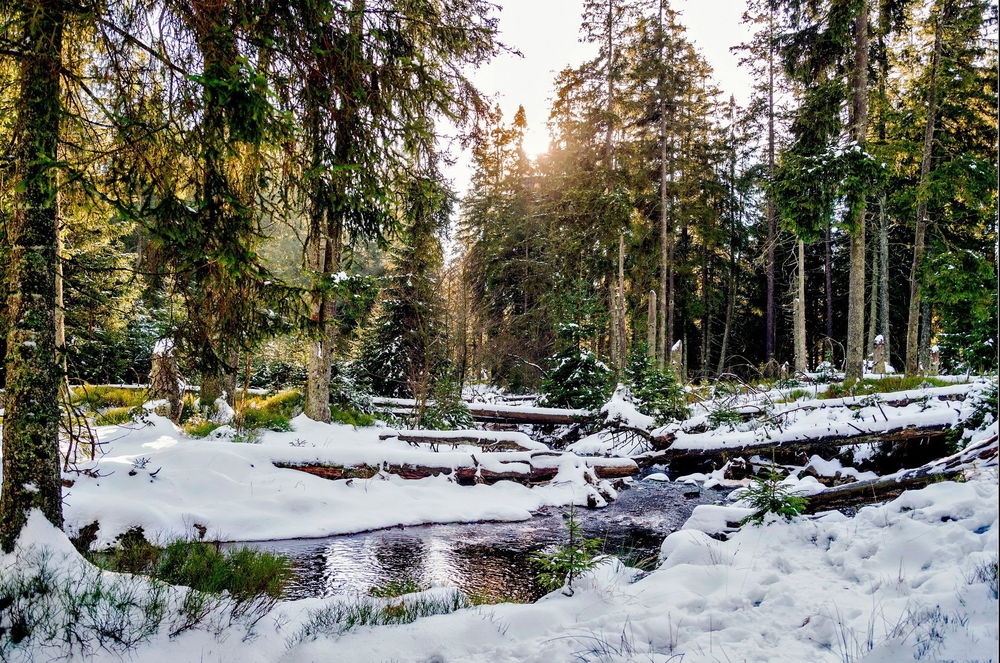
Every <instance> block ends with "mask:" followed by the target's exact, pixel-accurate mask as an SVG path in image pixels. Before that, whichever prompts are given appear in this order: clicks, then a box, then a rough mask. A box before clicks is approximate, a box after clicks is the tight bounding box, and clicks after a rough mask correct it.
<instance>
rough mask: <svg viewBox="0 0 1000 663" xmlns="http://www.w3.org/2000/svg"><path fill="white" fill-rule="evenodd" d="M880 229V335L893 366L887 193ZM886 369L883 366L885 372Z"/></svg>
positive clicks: (882, 198)
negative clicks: (890, 342)
mask: <svg viewBox="0 0 1000 663" xmlns="http://www.w3.org/2000/svg"><path fill="white" fill-rule="evenodd" d="M878 213H879V227H878V256H879V271H878V278H879V286H878V298H879V315H881V317H880V318H879V323H880V324H879V333H880V334H881V335H882V343H883V344H884V347H883V348H882V353H883V356H884V357H885V363H886V364H887V365H889V364H892V354H891V352H890V351H891V349H892V346H891V345H890V344H889V218H888V216H887V215H886V213H885V191H883V192H882V195H881V196H880V197H879V208H878ZM884 371H885V367H884V366H883V372H884Z"/></svg>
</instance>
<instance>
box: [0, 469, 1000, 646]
mask: <svg viewBox="0 0 1000 663" xmlns="http://www.w3.org/2000/svg"><path fill="white" fill-rule="evenodd" d="M740 513H745V511H740V510H738V509H736V508H731V510H730V511H729V512H728V517H731V518H732V519H738V517H739V516H740ZM718 515H719V514H716V516H718ZM696 516H697V517H698V518H699V519H700V518H701V514H700V511H699V510H696V514H695V516H692V520H691V521H689V522H688V524H687V526H686V527H685V529H682V530H681V531H678V532H675V533H674V534H671V535H670V536H668V537H667V538H666V540H665V541H664V542H663V544H662V546H661V549H660V559H661V562H660V565H659V567H658V568H657V569H656V570H655V571H653V572H651V573H649V574H645V575H644V574H641V573H640V572H638V571H637V570H635V569H631V568H627V567H624V566H622V565H621V564H620V563H619V562H617V561H616V560H611V561H608V562H607V563H604V564H601V565H599V566H598V567H597V568H596V569H594V570H592V571H590V572H588V573H587V574H586V575H585V576H584V577H582V578H580V579H578V580H577V581H576V582H575V583H574V590H575V592H574V595H573V596H571V597H570V596H565V595H564V594H563V593H561V592H559V591H556V592H553V593H552V594H549V595H548V596H546V597H544V598H542V599H541V600H540V601H538V602H537V603H534V604H527V605H524V604H512V603H503V604H499V605H492V606H480V607H474V608H468V609H463V610H459V611H457V612H454V613H452V614H448V615H438V616H434V617H426V618H422V619H419V620H417V621H415V622H413V623H412V624H408V625H404V626H378V627H363V628H357V629H354V630H351V631H348V632H345V633H342V634H339V633H338V634H333V635H330V636H323V635H320V636H318V637H316V638H315V639H306V640H304V641H300V640H297V639H296V638H294V637H293V636H294V635H295V634H296V633H298V631H299V628H300V627H301V625H302V624H303V623H304V622H305V621H306V620H307V619H308V617H309V615H310V613H312V612H314V611H316V610H318V609H320V608H322V607H324V606H328V605H331V604H333V603H336V602H344V601H348V600H352V599H350V598H349V597H346V598H345V597H341V598H336V599H305V600H301V601H293V602H287V603H282V604H279V605H278V606H277V607H275V608H274V609H273V610H272V612H271V613H270V614H269V615H267V616H266V617H265V618H264V619H262V620H260V622H258V624H257V626H256V629H255V633H254V635H255V637H253V638H247V639H243V638H241V637H238V634H237V633H235V632H234V633H231V634H230V633H223V634H222V635H221V636H218V637H216V636H213V635H212V634H211V633H208V632H206V631H202V630H193V631H189V632H187V633H184V634H182V635H180V636H178V637H176V638H172V639H170V638H167V637H165V636H164V635H163V634H158V635H156V636H154V637H153V638H152V639H151V640H150V641H149V642H148V643H147V644H145V645H143V646H141V648H140V649H139V650H138V651H137V652H135V654H134V657H135V660H163V659H165V658H170V659H173V660H178V661H181V660H212V661H232V662H236V661H239V662H240V663H254V662H263V661H314V660H315V661H318V660H338V661H345V662H350V661H354V662H358V663H362V662H372V661H383V660H399V661H435V660H436V661H448V662H449V663H464V662H473V661H491V662H495V663H515V662H517V663H521V662H524V663H550V662H552V661H569V660H577V659H579V658H580V657H581V656H583V655H587V654H592V652H593V651H595V650H596V651H601V650H602V648H603V649H605V650H607V651H608V653H609V655H608V656H606V657H603V658H599V659H591V660H606V661H654V662H658V663H666V662H667V661H671V660H673V661H679V660H681V657H683V660H684V661H685V663H688V662H693V663H710V662H714V661H726V660H739V661H746V662H747V663H772V662H773V663H778V662H784V661H817V662H819V663H822V662H826V661H829V662H831V663H833V662H835V661H842V660H854V661H865V662H866V663H883V662H889V661H892V662H894V663H899V662H904V661H913V660H925V661H944V660H962V661H970V660H979V661H989V660H996V647H997V641H998V626H997V622H996V610H997V599H996V598H995V597H994V596H993V594H992V593H991V591H990V589H989V588H988V586H987V585H986V584H984V583H983V582H980V581H978V580H977V579H976V575H975V574H976V569H977V568H978V567H981V566H983V565H986V564H989V563H991V562H992V561H994V560H995V559H996V550H997V544H998V536H997V533H998V527H1000V523H998V519H997V489H996V475H995V474H994V475H993V476H991V477H989V478H986V479H980V480H973V481H969V482H966V483H955V482H944V483H938V484H933V485H931V486H928V487H927V488H924V489H922V490H919V491H911V492H906V493H904V494H903V495H902V496H901V497H899V498H898V499H896V500H894V501H892V502H890V503H888V504H885V505H882V506H877V507H866V508H863V509H861V510H860V511H859V512H858V514H857V516H855V517H854V518H847V517H844V516H840V515H822V516H819V517H814V518H799V519H796V520H795V521H792V522H785V521H782V520H773V521H771V522H768V523H766V524H765V525H763V526H761V527H753V526H746V527H743V528H741V529H739V530H738V531H735V532H733V533H731V534H730V535H729V538H728V540H717V539H714V538H712V537H710V536H709V535H708V534H706V533H705V532H704V531H703V529H701V528H698V527H695V526H694V525H696V524H703V525H704V528H705V529H710V527H709V526H708V525H709V524H708V523H707V522H706V521H704V520H702V521H701V522H700V523H696V522H694V521H695V520H696ZM42 547H44V548H47V549H48V550H49V553H50V559H51V560H55V562H56V563H58V564H59V565H62V566H65V567H68V566H69V565H71V564H85V562H83V561H82V560H80V559H79V558H78V557H77V556H76V553H75V551H74V550H73V548H72V546H71V545H70V544H69V542H68V541H67V540H66V537H65V536H64V535H62V534H61V533H60V532H59V531H58V530H56V529H55V528H52V527H51V526H49V525H48V524H47V523H46V522H45V520H44V519H43V518H41V516H40V515H39V514H38V513H37V512H36V513H33V514H32V516H31V517H30V518H29V521H28V525H27V526H26V529H25V530H24V532H23V534H22V536H21V538H20V540H19V542H18V546H17V548H16V549H15V552H14V553H12V554H10V555H6V556H3V557H0V569H11V568H12V567H13V565H15V564H21V565H23V564H24V563H25V560H28V559H30V558H31V555H30V554H29V553H31V552H37V550H39V549H40V548H42ZM21 568H23V566H22V567H21ZM106 575H107V576H109V577H113V576H115V574H106ZM445 595H446V590H444V589H442V588H436V589H432V590H430V591H429V592H425V593H422V594H420V595H415V596H412V597H408V598H407V599H399V600H398V601H403V600H415V599H416V598H426V597H429V596H445ZM354 600H356V599H354ZM615 652H618V653H615ZM35 660H41V659H35ZM94 660H101V661H105V660H106V661H112V660H120V659H119V658H118V655H117V654H111V653H108V652H103V651H99V652H98V653H97V654H96V656H95V659H94Z"/></svg>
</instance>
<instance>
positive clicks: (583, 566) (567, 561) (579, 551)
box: [531, 511, 610, 596]
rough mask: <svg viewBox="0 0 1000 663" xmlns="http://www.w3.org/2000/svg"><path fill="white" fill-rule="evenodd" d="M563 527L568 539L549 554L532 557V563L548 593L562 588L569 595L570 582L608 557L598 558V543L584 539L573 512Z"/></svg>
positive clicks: (570, 591) (571, 585)
mask: <svg viewBox="0 0 1000 663" xmlns="http://www.w3.org/2000/svg"><path fill="white" fill-rule="evenodd" d="M566 526H567V528H568V529H569V540H568V541H567V542H566V543H565V544H562V545H560V546H559V547H557V548H556V549H555V550H554V551H552V552H547V553H546V552H538V553H535V554H534V555H532V556H531V562H532V564H534V565H535V566H536V567H538V569H539V572H538V574H537V575H536V576H535V578H536V579H537V580H538V582H539V583H540V584H541V585H542V587H545V588H546V589H547V590H549V591H553V590H556V589H559V588H560V587H565V590H564V591H563V593H564V594H566V596H572V595H573V581H574V580H575V579H576V578H577V577H579V576H580V574H582V573H584V572H585V571H588V570H590V569H592V568H594V567H596V566H598V565H599V564H602V563H603V562H605V561H607V560H609V559H610V557H598V555H599V554H600V551H601V541H600V540H599V539H587V538H584V537H583V530H582V529H581V527H580V525H579V523H577V522H576V518H575V516H574V513H573V511H570V513H569V518H568V520H567V521H566Z"/></svg>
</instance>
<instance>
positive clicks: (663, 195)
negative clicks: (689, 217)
mask: <svg viewBox="0 0 1000 663" xmlns="http://www.w3.org/2000/svg"><path fill="white" fill-rule="evenodd" d="M665 9H666V2H665V0H660V26H659V27H660V40H661V43H660V62H661V66H662V67H663V68H662V69H661V70H660V77H661V80H660V302H659V307H658V308H659V311H658V313H659V338H658V343H657V345H656V351H655V352H656V362H657V367H658V368H659V369H660V370H663V367H664V365H665V363H666V356H667V347H668V346H667V324H668V323H667V286H668V283H667V281H668V278H669V277H668V271H670V272H671V275H672V269H673V267H672V264H671V263H670V259H671V258H672V256H671V255H669V249H668V246H667V244H668V241H669V237H668V232H667V229H668V225H667V180H668V174H667V173H668V171H667V93H666V89H667V84H666V75H667V73H666V67H667V63H668V49H667V37H666V34H667V33H666V26H665V24H664V11H665Z"/></svg>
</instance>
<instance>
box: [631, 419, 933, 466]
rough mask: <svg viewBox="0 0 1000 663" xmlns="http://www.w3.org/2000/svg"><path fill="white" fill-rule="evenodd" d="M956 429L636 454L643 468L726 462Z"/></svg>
mask: <svg viewBox="0 0 1000 663" xmlns="http://www.w3.org/2000/svg"><path fill="white" fill-rule="evenodd" d="M951 429H952V425H951V424H950V423H934V424H926V425H922V426H914V425H910V424H907V425H902V426H893V427H890V428H886V429H882V430H878V431H866V430H863V429H861V428H857V432H856V433H853V434H847V435H845V434H843V433H840V432H838V433H833V434H828V435H823V434H821V435H804V436H802V437H797V438H783V439H775V440H763V441H758V442H752V443H750V444H746V445H743V446H718V447H703V448H697V447H680V448H678V447H676V446H668V447H666V448H663V449H654V450H653V451H649V452H647V453H644V454H639V455H637V456H633V457H632V460H634V461H635V462H636V463H637V464H638V465H639V466H640V467H649V466H651V465H660V464H669V463H672V462H675V461H678V460H681V459H683V460H715V459H718V460H719V461H721V462H720V463H719V464H720V465H721V464H722V463H723V462H725V461H726V460H728V459H729V458H733V457H736V456H750V455H754V454H765V455H766V454H768V453H770V452H771V451H772V450H773V451H778V450H787V449H801V450H802V451H805V452H807V453H809V454H811V453H816V452H817V451H820V450H822V449H831V448H836V447H846V446H852V445H856V444H872V443H876V444H877V443H882V442H890V443H894V442H908V441H913V440H919V439H927V440H930V439H935V438H940V437H943V436H945V435H947V434H948V433H949V432H950V431H951ZM657 440H658V441H659V442H660V443H665V442H668V441H669V438H668V437H667V436H665V435H663V436H660V437H658V438H657Z"/></svg>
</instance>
